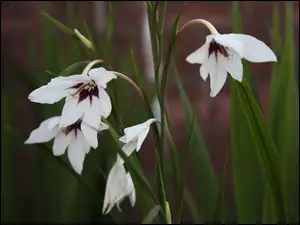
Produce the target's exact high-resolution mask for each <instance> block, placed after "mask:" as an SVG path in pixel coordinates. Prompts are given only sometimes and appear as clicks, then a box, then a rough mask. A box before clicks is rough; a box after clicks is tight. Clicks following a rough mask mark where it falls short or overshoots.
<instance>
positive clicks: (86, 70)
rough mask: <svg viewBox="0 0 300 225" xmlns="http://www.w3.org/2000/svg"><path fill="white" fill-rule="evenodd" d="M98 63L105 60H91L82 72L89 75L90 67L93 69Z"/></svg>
mask: <svg viewBox="0 0 300 225" xmlns="http://www.w3.org/2000/svg"><path fill="white" fill-rule="evenodd" d="M97 63H99V64H100V63H103V60H101V59H96V60H94V61H92V62H90V63H89V64H87V66H86V67H85V68H84V70H83V72H82V74H85V75H87V74H88V72H89V71H90V69H91V68H92V67H93V66H95V65H96V64H97Z"/></svg>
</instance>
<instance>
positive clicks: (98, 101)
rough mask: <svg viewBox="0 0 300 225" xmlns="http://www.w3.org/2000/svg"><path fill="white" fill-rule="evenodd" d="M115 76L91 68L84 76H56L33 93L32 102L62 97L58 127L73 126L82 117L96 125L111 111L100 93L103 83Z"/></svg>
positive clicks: (105, 94) (106, 96)
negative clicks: (63, 101) (62, 105)
mask: <svg viewBox="0 0 300 225" xmlns="http://www.w3.org/2000/svg"><path fill="white" fill-rule="evenodd" d="M116 78H117V76H116V75H115V74H113V73H112V72H110V71H107V70H105V69H104V68H102V67H100V68H96V69H91V70H90V71H89V73H88V75H84V74H82V75H73V76H68V77H57V78H53V79H51V81H50V82H49V83H48V84H47V85H44V86H42V87H40V88H38V89H36V90H34V91H33V92H31V93H30V95H29V97H28V98H29V99H30V100H31V101H32V102H37V103H43V104H53V103H55V102H58V101H60V100H61V99H62V98H64V97H66V101H65V105H64V107H63V111H62V118H61V120H60V124H59V126H60V127H65V126H68V125H70V124H73V123H75V122H76V121H77V120H78V119H80V118H81V117H83V121H84V122H85V123H87V124H90V125H96V126H97V125H99V124H100V123H101V116H103V117H104V118H107V117H108V116H109V114H110V112H111V108H112V107H111V101H110V98H109V96H108V94H107V93H106V91H105V90H104V89H105V88H106V84H107V83H108V82H109V81H110V80H112V79H116Z"/></svg>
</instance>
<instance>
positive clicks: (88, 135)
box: [25, 116, 108, 174]
mask: <svg viewBox="0 0 300 225" xmlns="http://www.w3.org/2000/svg"><path fill="white" fill-rule="evenodd" d="M60 120H61V117H60V116H55V117H51V118H49V119H46V120H45V121H43V122H42V123H41V124H40V126H39V127H38V128H36V129H35V130H33V131H32V132H31V134H30V136H29V138H28V139H27V140H26V141H25V144H35V143H43V142H48V141H50V140H51V139H53V138H54V142H53V148H52V150H53V154H54V155H55V156H60V155H62V154H64V152H65V150H66V148H67V147H68V158H69V161H70V163H71V165H72V167H73V168H74V170H75V171H76V172H77V173H78V174H81V172H82V168H83V162H84V158H85V154H87V153H89V151H90V147H92V148H94V149H95V148H97V147H98V139H97V130H98V131H102V130H106V129H108V126H107V125H106V124H105V123H103V122H101V124H100V126H99V127H97V129H95V128H92V127H90V126H89V125H87V124H85V123H83V122H82V121H81V120H78V121H76V122H75V123H74V124H71V125H69V126H67V127H59V126H58V125H59V122H60Z"/></svg>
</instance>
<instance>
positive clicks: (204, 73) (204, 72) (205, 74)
mask: <svg viewBox="0 0 300 225" xmlns="http://www.w3.org/2000/svg"><path fill="white" fill-rule="evenodd" d="M200 76H201V77H202V79H203V80H204V81H206V79H207V77H208V72H207V69H206V68H205V66H203V64H202V65H201V67H200Z"/></svg>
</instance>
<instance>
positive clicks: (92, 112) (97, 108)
mask: <svg viewBox="0 0 300 225" xmlns="http://www.w3.org/2000/svg"><path fill="white" fill-rule="evenodd" d="M101 114H102V111H101V105H100V100H99V98H97V97H96V96H92V104H88V105H87V108H86V109H85V111H84V116H83V121H84V122H85V123H87V124H89V125H91V126H93V127H95V128H96V129H98V127H99V125H100V123H101Z"/></svg>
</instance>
